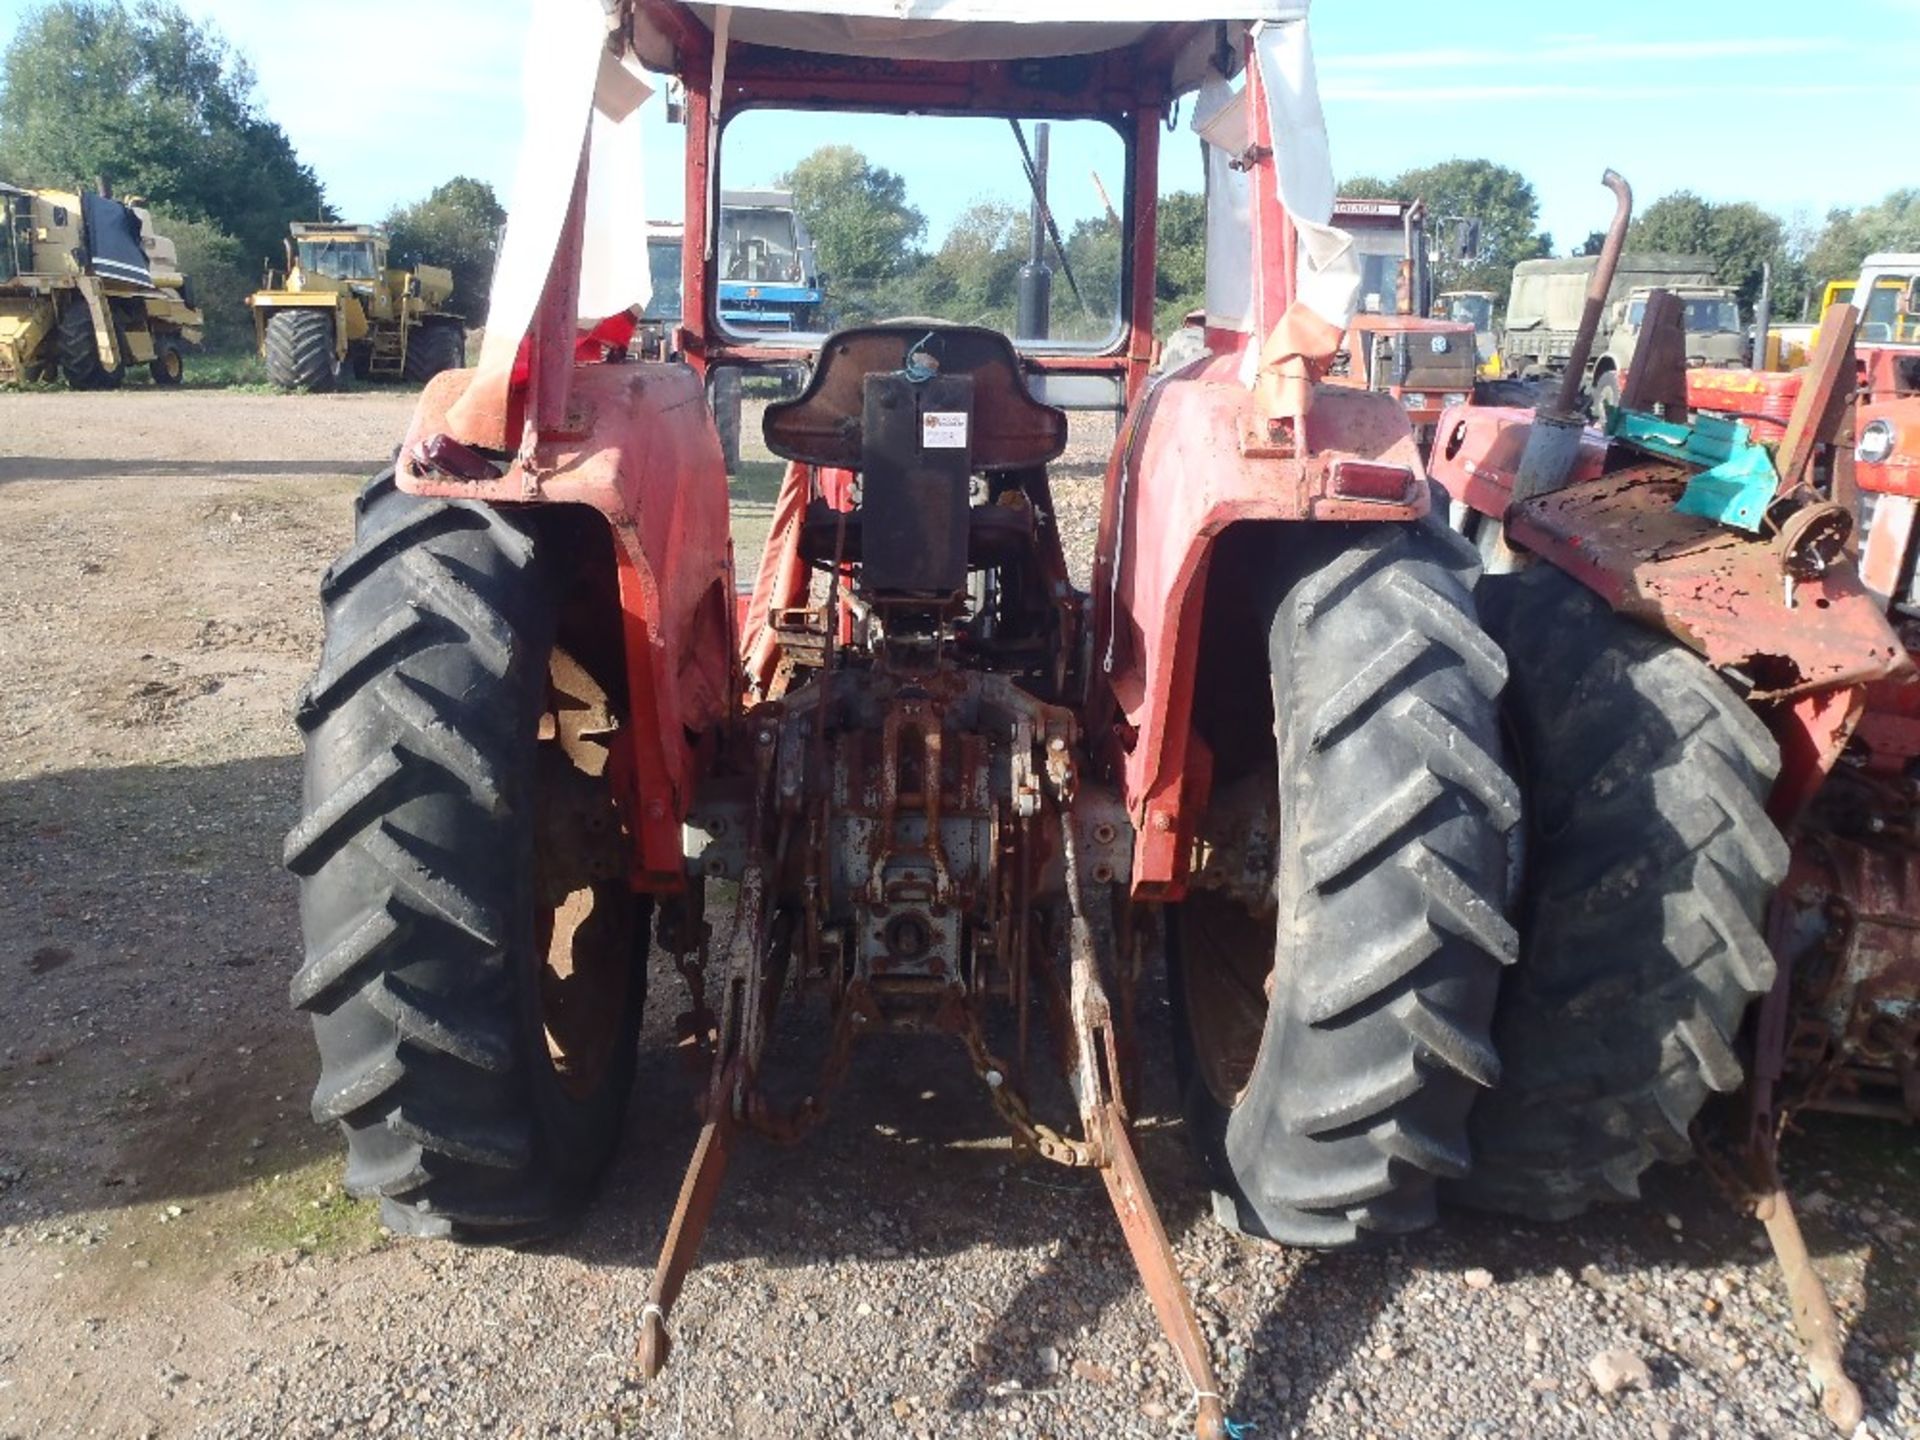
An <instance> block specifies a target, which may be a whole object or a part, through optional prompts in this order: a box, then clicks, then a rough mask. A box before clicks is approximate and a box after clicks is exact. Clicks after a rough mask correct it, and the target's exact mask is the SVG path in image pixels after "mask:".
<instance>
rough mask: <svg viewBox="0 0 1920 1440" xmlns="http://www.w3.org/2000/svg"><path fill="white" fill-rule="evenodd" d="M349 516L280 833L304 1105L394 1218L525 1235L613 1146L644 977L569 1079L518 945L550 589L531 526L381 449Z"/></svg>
mask: <svg viewBox="0 0 1920 1440" xmlns="http://www.w3.org/2000/svg"><path fill="white" fill-rule="evenodd" d="M355 529H356V540H355V543H354V545H353V547H352V548H351V549H349V551H348V552H347V553H346V554H345V555H344V556H343V557H342V558H341V559H340V560H339V561H337V562H336V563H335V564H334V565H333V566H332V567H331V569H330V570H329V571H328V573H327V576H326V578H325V581H324V582H323V588H322V603H323V607H324V609H325V612H326V620H327V635H326V641H325V646H324V649H323V652H322V657H321V661H320V665H319V668H318V671H317V673H316V674H315V676H314V678H313V680H312V681H311V682H310V683H309V685H308V686H307V688H306V690H305V692H304V693H303V695H302V697H301V699H300V702H299V707H298V710H297V714H296V720H297V723H298V725H299V727H300V729H301V730H302V732H303V733H304V736H305V740H306V782H305V798H304V803H303V806H302V813H301V818H300V820H299V822H298V824H296V825H295V826H294V828H293V830H292V832H291V833H290V834H289V835H288V837H287V842H286V847H285V856H284V858H285V862H286V865H287V867H288V868H289V869H290V870H291V871H292V872H293V873H294V874H295V875H296V876H298V877H299V878H300V880H301V897H300V903H301V917H302V922H303V928H304V931H305V937H306V949H305V957H304V960H303V963H302V964H301V965H300V967H299V969H298V970H297V972H296V973H295V975H294V977H293V980H292V982H291V986H290V993H291V999H292V1001H293V1003H294V1005H295V1006H296V1007H297V1008H298V1009H300V1010H303V1011H305V1012H307V1013H308V1015H309V1016H310V1018H311V1019H312V1022H313V1028H314V1034H315V1039H316V1041H317V1043H318V1047H319V1051H320V1060H321V1071H320V1076H319V1080H318V1082H317V1084H316V1086H315V1089H314V1094H313V1103H312V1111H313V1115H314V1118H315V1120H316V1121H319V1122H322V1123H327V1122H334V1123H338V1124H339V1126H340V1128H341V1129H342V1131H343V1132H344V1133H345V1136H346V1141H347V1174H346V1183H347V1188H348V1189H349V1191H351V1192H352V1193H354V1194H357V1195H362V1196H376V1197H378V1198H379V1199H380V1200H381V1202H382V1203H381V1213H382V1217H383V1219H384V1220H385V1221H386V1223H387V1224H388V1225H389V1227H390V1228H392V1229H394V1230H396V1231H398V1232H400V1233H402V1234H409V1235H446V1234H449V1233H451V1234H452V1235H454V1236H456V1237H458V1238H470V1239H489V1240H501V1239H505V1240H513V1241H519V1240H523V1239H527V1238H533V1237H536V1236H538V1235H540V1234H544V1233H547V1232H549V1231H550V1230H552V1229H555V1228H558V1227H560V1226H562V1225H564V1224H565V1223H567V1222H568V1221H569V1220H570V1219H571V1218H572V1217H573V1215H574V1214H576V1213H577V1211H578V1209H579V1208H580V1207H581V1206H582V1205H583V1204H584V1203H585V1200H586V1198H587V1197H588V1195H589V1194H590V1192H591V1189H592V1186H593V1183H594V1181H595V1180H596V1179H597V1176H598V1174H599V1172H600V1170H601V1169H602V1168H603V1167H604V1165H605V1163H606V1161H607V1160H608V1159H609V1158H610V1156H611V1154H612V1150H613V1147H614V1145H615V1143H616V1142H617V1140H618V1137H619V1134H620V1130H621V1126H622V1122H623V1117H624V1113H625V1106H626V1098H627V1092H628V1090H629V1089H630V1088H631V1084H632V1075H633V1063H634V1040H635V1038H636V1033H637V1026H638V1020H639V1001H638V999H637V998H636V999H635V1000H634V1001H633V1004H632V1014H631V1016H630V1017H628V1018H629V1021H630V1024H629V1028H628V1030H627V1031H626V1040H625V1044H624V1049H623V1051H622V1053H621V1055H620V1056H619V1058H618V1059H617V1060H616V1061H615V1063H614V1064H613V1065H612V1066H611V1070H612V1075H611V1078H610V1079H609V1080H608V1081H607V1082H606V1083H605V1085H604V1086H602V1087H601V1090H600V1091H598V1092H596V1093H595V1094H593V1095H591V1096H589V1097H587V1098H585V1099H581V1100H573V1099H570V1098H569V1097H566V1096H564V1095H562V1094H561V1093H560V1092H559V1090H558V1087H557V1082H556V1081H555V1080H554V1077H553V1074H552V1071H551V1067H550V1065H549V1064H548V1062H547V1058H546V1055H545V1053H544V1051H545V1041H544V1037H543V1034H542V1032H541V1030H540V1028H539V1022H538V1007H537V1003H536V1002H535V1001H534V1000H533V999H532V998H531V996H532V994H533V992H532V989H531V987H532V985H533V983H534V982H533V981H532V979H531V978H529V977H530V975H531V970H530V967H529V966H527V965H524V964H522V963H520V962H521V961H523V960H526V959H527V958H528V956H529V955H530V953H531V948H532V946H533V945H534V943H535V940H534V934H533V922H532V918H531V917H532V893H533V892H532V885H533V880H532V878H531V877H532V849H533V844H534V831H533V822H532V818H531V817H532V814H533V806H534V803H535V802H534V796H533V792H532V786H533V783H534V773H535V768H536V767H535V763H534V750H535V746H536V744H537V741H536V739H535V732H536V727H537V720H538V717H539V714H540V710H541V708H542V707H543V706H544V705H545V703H546V693H547V692H546V685H547V670H546V655H547V653H548V646H549V645H550V643H551V636H552V626H553V623H554V621H553V602H552V599H551V598H550V596H549V594H548V591H547V587H546V583H545V579H544V576H543V573H542V571H543V567H542V565H541V562H540V560H539V557H538V554H537V551H536V547H535V545H534V543H533V540H532V538H531V536H530V535H529V533H528V532H527V531H526V530H525V529H523V528H522V527H521V526H520V525H519V524H517V523H515V522H514V521H513V520H511V519H509V518H507V517H506V516H505V515H503V514H502V513H501V512H499V511H497V510H494V509H492V508H491V507H488V506H484V505H480V504H475V503H469V502H464V501H446V500H427V499H421V498H419V497H416V496H412V495H408V494H405V493H403V492H401V491H400V490H398V489H397V488H396V487H395V485H394V483H393V478H392V474H391V472H390V471H389V472H387V473H385V474H382V475H381V476H380V477H379V478H377V479H376V480H375V481H374V482H373V483H372V484H371V485H369V486H368V487H367V489H366V491H365V492H364V493H363V495H362V497H361V501H360V505H359V510H358V515H357V520H356V527H355ZM639 988H640V987H639V986H638V985H636V986H635V987H634V989H635V990H636V991H637V990H638V989H639Z"/></svg>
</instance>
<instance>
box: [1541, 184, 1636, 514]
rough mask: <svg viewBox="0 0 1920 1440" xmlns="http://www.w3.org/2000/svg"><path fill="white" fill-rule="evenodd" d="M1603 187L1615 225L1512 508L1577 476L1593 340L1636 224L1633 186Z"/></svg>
mask: <svg viewBox="0 0 1920 1440" xmlns="http://www.w3.org/2000/svg"><path fill="white" fill-rule="evenodd" d="M1600 183H1601V184H1603V185H1605V186H1606V187H1607V188H1608V189H1609V190H1611V191H1612V192H1613V196H1614V202H1615V204H1614V211H1613V224H1612V225H1610V226H1609V227H1608V228H1607V240H1606V244H1605V245H1603V246H1602V247H1601V249H1600V263H1599V264H1598V265H1597V266H1595V267H1594V271H1593V279H1592V280H1590V281H1589V282H1588V284H1587V304H1586V308H1585V309H1584V310H1582V311H1581V312H1580V328H1579V329H1578V330H1577V331H1575V332H1574V337H1573V349H1572V350H1571V351H1570V352H1569V353H1568V355H1567V369H1566V373H1565V374H1563V375H1562V376H1561V377H1560V389H1559V393H1558V394H1556V395H1555V396H1554V398H1553V399H1552V400H1551V401H1550V402H1546V403H1543V404H1542V405H1541V406H1540V407H1539V409H1537V410H1536V411H1535V412H1534V416H1533V428H1532V430H1531V431H1530V432H1529V433H1528V435H1527V449H1526V453H1525V454H1524V455H1523V456H1522V457H1521V459H1520V470H1519V473H1518V474H1517V475H1515V476H1514V482H1513V502H1512V503H1513V504H1515V505H1518V504H1520V503H1521V502H1522V501H1525V500H1531V499H1532V498H1533V497H1534V496H1536V495H1544V494H1546V493H1548V492H1549V491H1553V490H1558V489H1559V488H1560V487H1561V486H1562V485H1565V484H1566V483H1567V477H1568V476H1569V475H1571V474H1572V473H1573V462H1574V460H1575V459H1576V458H1577V457H1578V456H1579V454H1580V433H1581V431H1583V430H1585V429H1586V416H1585V414H1584V413H1583V412H1582V410H1581V408H1580V390H1581V386H1582V384H1583V383H1584V381H1585V379H1586V374H1587V361H1588V360H1589V359H1591V358H1592V356H1593V337H1594V336H1595V335H1596V334H1598V333H1599V330H1600V315H1601V312H1602V311H1604V310H1605V309H1606V307H1607V294H1608V292H1609V291H1611V290H1612V289H1613V277H1614V274H1615V272H1617V271H1618V270H1619V268H1620V252H1621V251H1622V250H1624V249H1625V248H1626V244H1627V226H1628V224H1629V223H1630V222H1631V221H1632V220H1633V187H1632V186H1631V185H1629V184H1627V182H1626V181H1625V180H1624V179H1623V178H1622V177H1621V176H1620V175H1619V173H1618V172H1616V171H1613V170H1609V171H1607V173H1606V174H1605V175H1603V176H1601V177H1600Z"/></svg>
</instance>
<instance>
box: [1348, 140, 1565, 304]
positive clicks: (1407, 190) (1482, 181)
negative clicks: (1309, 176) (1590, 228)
mask: <svg viewBox="0 0 1920 1440" xmlns="http://www.w3.org/2000/svg"><path fill="white" fill-rule="evenodd" d="M1341 193H1343V194H1345V193H1347V192H1346V191H1345V190H1344V189H1343V190H1342V192H1341ZM1387 193H1388V194H1389V195H1392V196H1395V197H1397V198H1399V199H1403V200H1424V201H1426V202H1427V230H1428V234H1429V235H1430V236H1432V237H1433V239H1434V240H1435V241H1436V242H1437V243H1436V246H1435V248H1436V249H1437V250H1438V252H1439V255H1438V258H1437V259H1436V260H1435V262H1434V267H1433V280H1434V290H1435V292H1436V293H1438V292H1439V291H1442V290H1491V291H1493V292H1495V293H1496V294H1498V295H1501V296H1504V295H1505V294H1506V293H1507V290H1508V289H1509V288H1510V286H1511V284H1512V280H1513V267H1514V266H1515V265H1516V264H1518V263H1519V262H1520V261H1522V260H1531V259H1534V258H1536V257H1538V256H1541V255H1545V254H1548V253H1549V252H1550V251H1551V249H1552V244H1553V242H1552V239H1551V238H1550V237H1548V236H1546V235H1542V234H1541V233H1540V232H1539V230H1538V229H1537V228H1536V227H1537V226H1538V224H1539V221H1540V198H1539V196H1538V195H1536V194H1535V193H1534V189H1533V185H1532V183H1531V182H1530V181H1528V179H1527V177H1526V176H1524V175H1522V174H1521V173H1520V172H1519V171H1518V170H1512V169H1509V168H1508V167H1507V166H1505V165H1496V164H1494V163H1493V161H1491V160H1443V161H1441V162H1440V163H1439V164H1438V165H1424V166H1421V167H1419V168H1418V169H1414V170H1408V171H1405V172H1404V173H1402V174H1401V175H1400V176H1399V177H1398V178H1397V179H1396V180H1395V181H1394V182H1393V184H1392V185H1391V186H1390V187H1388V189H1387ZM1456 222H1474V223H1476V224H1477V226H1478V234H1479V248H1478V251H1477V253H1476V254H1475V255H1473V256H1471V257H1468V256H1465V255H1462V254H1460V253H1459V251H1458V249H1457V248H1456V247H1455V246H1454V245H1452V244H1450V243H1449V242H1450V240H1451V239H1452V238H1453V237H1454V236H1455V235H1456V234H1458V233H1459V232H1460V231H1461V230H1462V228H1463V225H1462V224H1459V223H1456Z"/></svg>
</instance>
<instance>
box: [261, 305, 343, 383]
mask: <svg viewBox="0 0 1920 1440" xmlns="http://www.w3.org/2000/svg"><path fill="white" fill-rule="evenodd" d="M267 379H268V380H270V381H271V382H272V383H273V384H274V385H275V386H276V387H277V388H279V389H281V390H309V391H313V392H316V393H319V392H323V391H327V390H334V389H337V388H338V387H339V384H340V359H339V356H338V355H336V354H335V353H334V344H333V316H332V314H331V313H330V312H328V311H325V310H299V309H294V310H276V311H274V312H273V313H272V314H271V315H269V316H268V317H267Z"/></svg>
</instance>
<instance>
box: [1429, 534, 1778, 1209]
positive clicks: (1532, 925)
mask: <svg viewBox="0 0 1920 1440" xmlns="http://www.w3.org/2000/svg"><path fill="white" fill-rule="evenodd" d="M1481 609H1482V613H1484V614H1485V615H1486V617H1487V622H1488V627H1489V629H1490V630H1491V631H1492V632H1493V634H1494V635H1495V637H1496V638H1497V639H1499V640H1500V642H1501V644H1502V646H1503V648H1504V649H1505V650H1506V652H1507V657H1508V662H1509V664H1510V666H1511V668H1512V679H1511V680H1510V682H1509V684H1508V687H1507V701H1506V704H1507V716H1508V723H1509V730H1510V734H1511V735H1512V738H1513V743H1514V746H1515V748H1516V750H1517V751H1518V753H1519V757H1520V761H1521V766H1522V770H1523V772H1524V773H1525V774H1526V776H1527V804H1528V826H1527V833H1526V840H1525V846H1524V857H1525V871H1526V879H1525V883H1524V891H1525V894H1524V897H1523V901H1522V905H1521V909H1520V917H1521V924H1520V930H1521V934H1522V936H1523V944H1522V954H1521V959H1520V963H1519V964H1518V965H1517V966H1515V967H1514V971H1513V973H1512V974H1510V975H1509V976H1508V977H1507V982H1506V985H1505V986H1504V988H1503V990H1502V992H1501V998H1500V1010H1499V1014H1498V1017H1497V1020H1496V1025H1495V1038H1496V1041H1497V1044H1498V1046H1499V1050H1500V1057H1501V1061H1502V1066H1503V1078H1502V1080H1501V1083H1500V1085H1499V1086H1498V1087H1497V1088H1496V1089H1495V1091H1494V1092H1493V1093H1492V1094H1491V1095H1489V1096H1487V1097H1485V1098H1484V1099H1483V1100H1482V1101H1481V1102H1480V1104H1479V1106H1478V1107H1477V1108H1476V1109H1475V1111H1474V1116H1473V1134H1474V1156H1475V1164H1474V1170H1473V1173H1472V1175H1471V1176H1469V1177H1467V1178H1466V1179H1465V1180H1464V1181H1462V1182H1461V1183H1460V1184H1459V1185H1458V1186H1457V1187H1456V1188H1455V1194H1456V1195H1457V1196H1458V1198H1460V1199H1462V1200H1464V1201H1466V1202H1467V1203H1469V1204H1472V1205H1475V1206H1478V1207H1481V1208H1485V1209H1492V1210H1498V1211H1503V1212H1507V1213H1511V1214H1517V1215H1523V1216H1527V1217H1530V1218H1534V1219H1542V1220H1549V1219H1560V1218H1564V1217H1567V1216H1571V1215H1575V1214H1578V1213H1580V1212H1581V1211H1583V1210H1585V1209H1587V1208H1588V1207H1589V1206H1591V1205H1592V1204H1593V1203H1594V1202H1595V1201H1597V1200H1622V1199H1633V1198H1635V1197H1637V1196H1638V1194H1639V1183H1640V1177H1641V1175H1642V1174H1643V1173H1644V1172H1645V1171H1646V1170H1647V1169H1648V1167H1650V1166H1651V1165H1653V1164H1654V1163H1655V1162H1656V1161H1659V1160H1672V1161H1684V1160H1686V1159H1688V1158H1689V1157H1690V1156H1691V1154H1692V1148H1693V1147H1692V1142H1691V1140H1690V1138H1689V1130H1690V1127H1691V1125H1692V1123H1693V1121H1694V1119H1695V1117H1696V1116H1697V1115H1698V1114H1699V1113H1700V1110H1701V1108H1702V1107H1703V1106H1704V1105H1705V1103H1706V1101H1707V1099H1708V1097H1709V1096H1711V1095H1713V1094H1716V1093H1726V1092H1729V1091H1732V1090H1734V1089H1737V1088H1738V1087H1739V1085H1740V1083H1741V1081H1742V1080H1743V1078H1744V1076H1745V1069H1744V1065H1743V1062H1742V1059H1741V1055H1740V1052H1739V1036H1740V1028H1741V1022H1742V1019H1743V1017H1744V1016H1745V1015H1746V1013H1747V1010H1748V1007H1749V1006H1750V1005H1752V1003H1753V1002H1754V1001H1755V1000H1756V999H1758V998H1759V997H1760V996H1761V995H1763V994H1765V993H1766V991H1767V990H1768V989H1769V988H1770V987H1771V985H1772V983H1773V976H1774V960H1773V955H1772V953H1771V951H1770V950H1769V948H1768V945H1767V942H1766V937H1765V934H1764V921H1765V913H1766V908H1767V904H1768V901H1769V899H1770V897H1771V896H1772V893H1773V890H1774V887H1775V886H1776V885H1777V884H1778V883H1779V881H1780V879H1781V877H1782V876H1783V875H1784V874H1785V872H1786V866H1787V847H1786V844H1785V842H1784V841H1783V840H1782V839H1781V837H1780V834H1779V832H1778V831H1777V830H1776V829H1775V827H1774V825H1773V822H1772V821H1771V820H1770V819H1769V818H1768V816H1767V812H1766V799H1767V794H1768V792H1769V790H1770V789H1771V787H1772V783H1773V779H1774V776H1775V775H1776V773H1777V772H1778V770H1779V764H1780V761H1779V752H1778V749H1777V747H1776V745H1775V743H1774V740H1773V737H1772V735H1771V734H1769V732H1768V731H1767V728H1766V726H1765V725H1763V724H1762V723H1761V721H1760V719H1759V718H1758V717H1757V716H1756V715H1755V714H1754V713H1753V711H1752V710H1750V709H1749V708H1748V707H1747V705H1746V704H1745V703H1744V702H1743V701H1742V700H1741V699H1740V698H1739V697H1738V696H1737V695H1735V694H1734V693H1733V691H1732V690H1731V689H1729V688H1728V686H1727V685H1726V683H1725V682H1724V681H1723V680H1721V678H1720V677H1719V676H1718V675H1716V674H1715V673H1714V672H1713V670H1712V669H1711V668H1709V667H1708V666H1707V664H1706V663H1705V662H1704V661H1702V660H1701V659H1700V658H1699V657H1698V656H1696V655H1694V654H1693V653H1692V652H1690V651H1688V650H1686V649H1684V648H1682V647H1681V646H1680V645H1678V644H1676V643H1675V642H1673V641H1672V640H1670V639H1668V638H1667V637H1665V636H1663V635H1659V634H1656V633H1654V632H1653V631H1651V630H1648V629H1646V628H1645V627H1643V626H1640V625H1637V624H1635V623H1634V622H1632V621H1630V620H1627V619H1624V618H1623V617H1621V616H1619V615H1617V614H1615V613H1614V611H1612V610H1611V609H1610V608H1609V607H1608V606H1607V605H1606V604H1605V603H1604V602H1602V601H1601V600H1600V599H1599V598H1598V597H1597V596H1595V595H1593V594H1592V593H1591V592H1589V591H1588V590H1586V589H1585V588H1584V587H1583V586H1581V585H1580V584H1578V583H1577V582H1576V581H1574V580H1572V579H1570V578H1569V577H1568V576H1567V575H1565V574H1564V573H1562V572H1561V571H1558V570H1555V569H1552V568H1550V567H1547V566H1543V565H1536V566H1533V567H1532V568H1530V569H1527V570H1524V571H1521V572H1519V573H1517V574H1513V575H1505V576H1497V577H1492V576H1490V577H1489V578H1488V579H1487V580H1485V581H1483V582H1482V585H1481Z"/></svg>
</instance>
